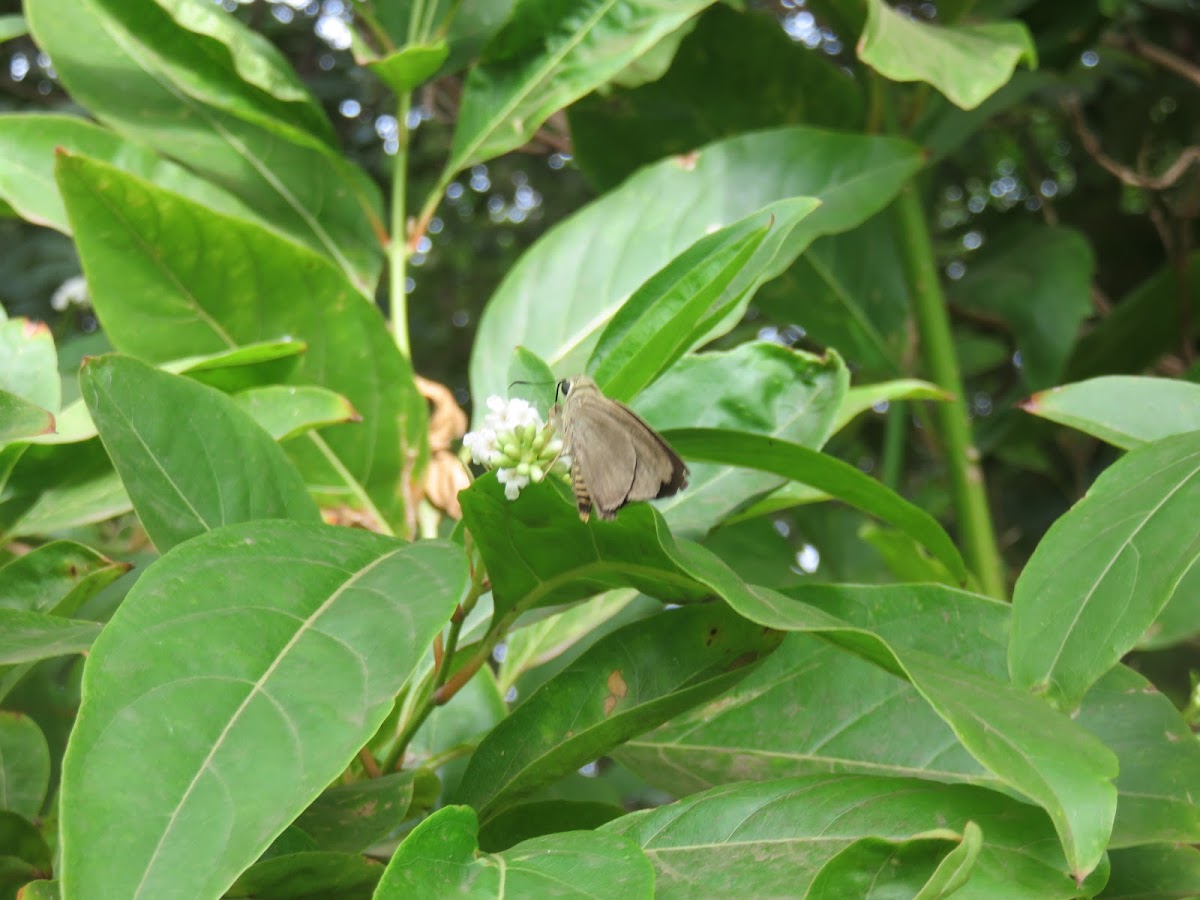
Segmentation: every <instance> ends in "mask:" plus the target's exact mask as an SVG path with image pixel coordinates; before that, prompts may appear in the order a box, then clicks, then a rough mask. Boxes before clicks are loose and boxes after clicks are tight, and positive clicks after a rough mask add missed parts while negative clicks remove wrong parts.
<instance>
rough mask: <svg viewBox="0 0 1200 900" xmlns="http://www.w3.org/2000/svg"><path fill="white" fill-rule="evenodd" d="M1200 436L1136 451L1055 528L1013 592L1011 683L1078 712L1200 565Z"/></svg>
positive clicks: (1192, 434)
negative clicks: (1199, 518) (1199, 513)
mask: <svg viewBox="0 0 1200 900" xmlns="http://www.w3.org/2000/svg"><path fill="white" fill-rule="evenodd" d="M1197 509H1200V432H1190V433H1188V434H1181V435H1177V436H1175V437H1169V438H1165V439H1163V440H1161V441H1157V442H1156V443H1153V444H1149V445H1147V446H1144V447H1141V448H1139V449H1137V450H1132V451H1130V452H1129V453H1128V454H1126V455H1125V456H1124V457H1123V458H1121V459H1120V460H1118V461H1117V462H1116V463H1115V464H1113V465H1112V466H1110V467H1109V468H1108V469H1106V470H1105V472H1104V473H1103V474H1102V475H1101V476H1100V477H1099V478H1098V479H1096V482H1095V483H1094V484H1093V485H1092V487H1091V489H1090V490H1089V491H1088V493H1087V495H1086V496H1085V497H1084V498H1083V499H1082V500H1081V501H1080V502H1079V503H1077V504H1076V505H1075V506H1074V507H1072V508H1071V510H1070V511H1069V512H1067V514H1066V515H1064V516H1062V517H1061V518H1060V519H1059V520H1058V521H1056V522H1055V523H1054V524H1053V525H1052V526H1051V527H1050V530H1049V531H1048V532H1047V533H1046V535H1045V537H1043V538H1042V540H1041V542H1040V543H1039V544H1038V547H1037V549H1036V550H1035V551H1034V553H1033V556H1032V558H1031V559H1030V560H1029V562H1028V564H1027V565H1026V566H1025V569H1024V571H1022V573H1021V576H1020V578H1018V579H1017V584H1016V588H1015V589H1014V592H1013V629H1012V643H1011V644H1010V646H1009V654H1008V662H1009V669H1010V670H1011V672H1012V678H1013V682H1014V683H1015V684H1016V685H1017V686H1018V687H1022V688H1026V689H1030V690H1033V691H1036V692H1038V693H1042V694H1045V695H1047V696H1048V697H1049V699H1050V700H1051V701H1052V702H1054V703H1056V704H1057V705H1059V706H1060V707H1061V708H1062V709H1066V710H1073V709H1075V707H1077V706H1078V705H1079V702H1080V700H1082V699H1083V696H1084V694H1085V693H1087V690H1088V688H1090V687H1091V686H1092V684H1094V683H1095V682H1096V680H1097V679H1098V678H1100V676H1101V675H1103V674H1104V673H1105V672H1107V671H1108V670H1109V669H1111V668H1112V667H1113V666H1114V665H1116V664H1117V662H1118V661H1119V660H1120V659H1121V657H1122V656H1123V655H1124V654H1125V653H1126V652H1127V651H1129V650H1130V649H1131V648H1132V647H1133V646H1134V645H1135V644H1136V643H1137V641H1138V639H1139V638H1140V637H1141V636H1142V634H1143V633H1144V632H1145V631H1146V629H1148V628H1149V627H1150V626H1151V624H1152V623H1153V622H1154V620H1155V618H1156V617H1157V616H1158V614H1159V613H1160V612H1161V611H1162V610H1163V609H1164V607H1166V606H1167V604H1168V602H1170V601H1171V599H1172V598H1173V597H1174V595H1175V593H1176V591H1177V590H1178V589H1179V588H1180V586H1181V584H1183V583H1184V582H1183V579H1184V576H1185V575H1187V573H1188V572H1189V570H1190V569H1192V568H1193V567H1194V566H1195V565H1196V562H1197V559H1198V558H1200V539H1198V538H1197V535H1196V529H1195V527H1194V526H1195V521H1196V514H1195V513H1196V510H1197Z"/></svg>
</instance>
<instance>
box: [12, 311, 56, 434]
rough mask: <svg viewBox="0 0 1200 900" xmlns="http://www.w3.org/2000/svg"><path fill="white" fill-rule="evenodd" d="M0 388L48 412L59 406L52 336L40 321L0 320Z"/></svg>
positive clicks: (54, 410) (21, 319) (23, 319)
mask: <svg viewBox="0 0 1200 900" xmlns="http://www.w3.org/2000/svg"><path fill="white" fill-rule="evenodd" d="M0 391H5V392H6V393H9V394H12V395H14V396H16V397H18V398H20V399H21V400H24V401H25V402H26V403H32V404H33V405H34V406H39V407H41V408H42V409H44V410H48V411H49V412H51V413H56V412H58V410H59V408H60V407H61V406H62V382H61V381H60V380H59V377H58V357H57V355H56V354H55V352H54V336H53V335H52V334H51V333H50V329H49V328H48V327H47V326H46V325H45V323H43V322H34V321H31V320H29V319H25V318H19V319H8V320H7V321H5V322H0Z"/></svg>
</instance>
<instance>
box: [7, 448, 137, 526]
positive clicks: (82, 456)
mask: <svg viewBox="0 0 1200 900" xmlns="http://www.w3.org/2000/svg"><path fill="white" fill-rule="evenodd" d="M11 488H12V491H11V496H9V497H7V498H5V499H4V500H0V532H4V533H5V534H8V535H12V536H14V537H15V536H21V535H54V534H58V533H59V532H62V531H65V530H67V529H70V528H76V527H78V526H80V525H90V524H94V523H96V522H103V521H106V520H108V519H111V518H113V517H114V516H119V515H122V514H124V513H127V512H130V511H131V510H132V509H133V504H132V503H131V502H130V500H129V495H128V494H127V493H126V492H125V488H124V486H123V485H122V484H121V479H120V478H119V477H117V473H116V472H115V471H113V467H112V462H111V461H110V460H109V458H108V455H107V454H106V453H105V452H104V447H103V446H101V444H100V442H99V441H84V442H82V443H79V444H71V445H67V446H65V447H29V448H28V449H27V451H26V452H25V453H24V454H23V455H22V457H21V460H20V464H19V465H18V467H17V469H16V471H15V473H14V476H13V478H12V482H11Z"/></svg>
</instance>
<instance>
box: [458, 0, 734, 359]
mask: <svg viewBox="0 0 1200 900" xmlns="http://www.w3.org/2000/svg"><path fill="white" fill-rule="evenodd" d="M710 2H711V0H677V2H675V3H671V4H668V5H666V6H664V5H662V4H658V3H653V2H646V0H580V2H576V3H551V4H539V3H518V4H516V6H515V9H514V15H513V18H512V19H510V20H509V21H508V23H507V24H506V25H505V26H504V27H503V28H502V29H501V30H500V32H499V33H498V34H497V35H496V36H495V38H493V40H492V42H491V43H490V44H489V45H488V47H487V49H486V51H485V53H484V57H483V60H482V61H481V63H480V64H479V65H477V66H475V67H474V68H472V69H471V71H470V73H469V74H468V75H467V78H466V82H465V83H464V85H463V98H462V105H461V106H460V108H459V111H458V120H457V124H456V126H455V130H454V144H453V146H452V147H451V149H450V159H449V161H448V162H447V164H446V172H447V173H448V174H449V175H453V173H455V172H458V171H459V170H461V169H465V168H466V167H467V166H469V165H472V164H473V163H479V162H485V161H487V160H489V159H492V158H493V157H496V156H500V155H501V154H503V153H507V152H508V151H509V150H515V149H516V148H517V147H520V146H521V145H522V144H524V143H526V142H527V141H528V140H529V139H530V138H532V137H533V135H534V134H535V133H536V132H537V130H538V129H539V128H540V127H541V126H542V123H543V122H545V121H546V119H548V118H549V117H550V116H551V115H552V114H553V113H555V112H557V111H558V110H560V109H563V108H564V107H567V106H570V105H571V103H572V102H573V101H575V100H577V99H579V98H580V97H582V96H583V95H584V94H587V93H590V92H591V91H593V90H595V89H596V88H598V87H600V86H601V85H603V84H604V83H606V82H607V81H609V80H610V79H612V78H613V77H614V76H616V75H618V74H619V73H620V72H621V71H622V70H623V69H625V68H626V67H627V66H628V65H629V64H630V63H631V62H633V61H634V60H636V59H637V58H638V57H639V56H641V55H642V54H644V53H646V52H647V51H649V50H650V49H652V48H653V47H654V46H655V45H656V44H657V43H658V42H659V41H661V40H662V39H663V38H664V37H666V36H667V35H669V34H671V33H672V32H674V31H675V30H676V29H678V28H679V27H680V26H681V25H683V23H684V22H686V21H687V20H688V19H690V18H691V17H692V15H694V14H695V13H697V12H699V11H700V10H701V9H703V8H704V7H706V6H708V4H709V3H710ZM535 349H536V348H535Z"/></svg>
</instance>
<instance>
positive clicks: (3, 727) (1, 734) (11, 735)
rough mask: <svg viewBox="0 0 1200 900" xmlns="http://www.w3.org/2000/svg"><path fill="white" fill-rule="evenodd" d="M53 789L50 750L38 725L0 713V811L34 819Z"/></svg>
mask: <svg viewBox="0 0 1200 900" xmlns="http://www.w3.org/2000/svg"><path fill="white" fill-rule="evenodd" d="M49 786H50V747H49V746H48V745H47V744H46V737H45V735H43V734H42V729H40V728H38V726H37V723H36V722H34V721H33V719H31V718H29V716H26V715H24V714H22V713H16V712H9V711H8V710H3V709H0V810H8V811H10V812H14V813H16V814H17V815H19V816H24V817H25V818H26V819H34V818H37V816H38V815H39V814H40V813H41V811H42V804H43V803H45V802H46V790H47V789H48V788H49Z"/></svg>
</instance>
